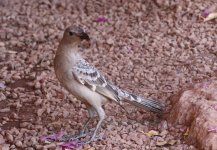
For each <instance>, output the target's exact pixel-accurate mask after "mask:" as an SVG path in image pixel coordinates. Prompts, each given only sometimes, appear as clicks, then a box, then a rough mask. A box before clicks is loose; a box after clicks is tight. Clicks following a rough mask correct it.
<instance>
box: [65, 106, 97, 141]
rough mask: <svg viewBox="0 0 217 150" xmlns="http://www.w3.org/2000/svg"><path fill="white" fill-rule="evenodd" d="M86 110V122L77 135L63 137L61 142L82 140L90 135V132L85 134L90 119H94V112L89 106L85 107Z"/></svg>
mask: <svg viewBox="0 0 217 150" xmlns="http://www.w3.org/2000/svg"><path fill="white" fill-rule="evenodd" d="M87 110H88V114H89V118H88V120H87V121H86V122H85V123H84V126H83V128H82V130H81V132H80V134H79V135H65V136H64V137H63V138H62V140H61V141H74V140H77V139H80V138H83V137H85V136H87V135H89V134H90V132H87V133H86V132H85V131H86V129H87V127H88V125H89V123H90V122H91V121H92V119H93V118H94V117H95V110H94V109H93V107H91V106H88V107H87Z"/></svg>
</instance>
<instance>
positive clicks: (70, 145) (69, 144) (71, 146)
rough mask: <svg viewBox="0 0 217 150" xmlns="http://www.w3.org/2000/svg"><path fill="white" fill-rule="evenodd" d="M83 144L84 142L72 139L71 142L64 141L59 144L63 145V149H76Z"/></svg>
mask: <svg viewBox="0 0 217 150" xmlns="http://www.w3.org/2000/svg"><path fill="white" fill-rule="evenodd" d="M81 145H83V144H82V143H77V142H75V141H71V142H67V143H63V144H61V145H59V146H60V147H62V148H63V149H65V148H66V149H68V148H69V149H74V148H77V147H79V146H81Z"/></svg>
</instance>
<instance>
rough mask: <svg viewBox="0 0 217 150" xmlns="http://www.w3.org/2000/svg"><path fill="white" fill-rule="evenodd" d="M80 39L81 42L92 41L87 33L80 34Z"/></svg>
mask: <svg viewBox="0 0 217 150" xmlns="http://www.w3.org/2000/svg"><path fill="white" fill-rule="evenodd" d="M79 37H80V38H81V40H87V41H90V37H89V36H88V34H87V33H85V32H82V33H80V34H79Z"/></svg>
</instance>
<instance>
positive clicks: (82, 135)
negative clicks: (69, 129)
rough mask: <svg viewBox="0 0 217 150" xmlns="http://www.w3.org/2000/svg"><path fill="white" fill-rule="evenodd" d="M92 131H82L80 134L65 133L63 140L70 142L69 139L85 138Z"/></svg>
mask: <svg viewBox="0 0 217 150" xmlns="http://www.w3.org/2000/svg"><path fill="white" fill-rule="evenodd" d="M89 134H90V133H83V132H82V133H80V134H79V135H76V136H75V135H64V136H63V137H62V138H61V140H60V141H61V142H68V141H75V140H78V139H81V138H84V137H86V136H87V135H89Z"/></svg>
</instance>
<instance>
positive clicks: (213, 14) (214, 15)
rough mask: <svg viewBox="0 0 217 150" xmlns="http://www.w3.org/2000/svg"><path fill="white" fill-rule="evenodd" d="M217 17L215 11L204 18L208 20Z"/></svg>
mask: <svg viewBox="0 0 217 150" xmlns="http://www.w3.org/2000/svg"><path fill="white" fill-rule="evenodd" d="M215 18H217V12H214V13H210V14H209V15H208V16H207V17H206V18H205V19H204V22H206V21H209V20H213V19H215Z"/></svg>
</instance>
